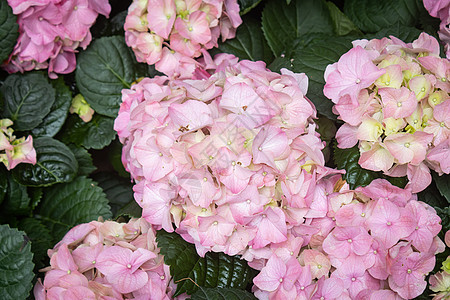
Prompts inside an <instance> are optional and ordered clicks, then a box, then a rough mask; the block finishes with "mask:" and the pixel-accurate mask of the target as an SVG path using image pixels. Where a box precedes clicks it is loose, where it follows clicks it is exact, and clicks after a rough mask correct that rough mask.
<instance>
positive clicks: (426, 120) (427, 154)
mask: <svg viewBox="0 0 450 300" xmlns="http://www.w3.org/2000/svg"><path fill="white" fill-rule="evenodd" d="M353 44H354V47H353V48H352V49H351V50H350V51H348V52H347V53H345V54H344V55H342V57H341V58H340V59H339V61H338V62H336V63H334V64H332V65H329V66H328V67H327V69H326V71H325V80H326V84H325V87H324V94H325V96H327V97H328V98H330V99H331V100H332V101H333V102H334V103H335V106H334V107H333V110H334V112H335V113H336V114H339V118H340V119H342V120H343V121H344V122H345V123H344V125H342V126H341V127H340V128H339V130H338V132H337V134H336V139H337V141H338V143H339V144H338V146H339V147H340V148H350V147H353V146H354V145H356V144H358V142H359V149H360V153H361V156H360V159H359V164H360V165H361V166H362V167H363V168H366V169H369V170H374V171H383V172H384V173H385V174H387V175H390V176H395V177H400V176H405V175H407V176H408V179H409V183H408V186H411V188H412V191H413V192H414V193H416V192H419V191H421V190H423V189H425V188H426V187H427V186H428V185H429V184H430V183H431V175H430V170H429V169H430V168H431V169H433V170H435V171H436V172H438V173H439V174H440V175H442V174H443V173H446V174H448V173H450V161H449V160H448V157H449V156H450V147H449V146H450V138H449V135H450V101H449V99H450V97H449V92H450V83H449V80H450V62H449V60H447V59H445V58H440V57H439V43H438V41H437V40H436V39H435V38H433V37H431V36H429V35H427V34H426V33H422V34H421V35H420V37H419V38H418V39H417V40H415V41H414V42H412V43H410V44H406V43H404V42H402V41H401V40H399V39H397V38H395V37H393V36H391V37H390V38H383V39H381V40H378V39H374V40H370V41H367V40H358V41H354V42H353Z"/></svg>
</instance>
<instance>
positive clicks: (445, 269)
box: [429, 231, 450, 300]
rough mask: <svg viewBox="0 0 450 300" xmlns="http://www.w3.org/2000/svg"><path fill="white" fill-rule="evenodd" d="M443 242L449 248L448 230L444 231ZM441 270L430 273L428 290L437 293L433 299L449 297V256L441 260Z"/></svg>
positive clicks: (440, 299)
mask: <svg viewBox="0 0 450 300" xmlns="http://www.w3.org/2000/svg"><path fill="white" fill-rule="evenodd" d="M445 244H446V245H447V247H449V248H450V231H447V232H446V233H445ZM441 269H442V271H440V272H438V273H436V274H434V275H431V276H430V279H429V282H430V290H432V291H433V292H435V293H437V294H435V295H434V297H433V300H445V299H449V298H450V256H449V257H447V259H446V260H445V261H444V262H442V267H441Z"/></svg>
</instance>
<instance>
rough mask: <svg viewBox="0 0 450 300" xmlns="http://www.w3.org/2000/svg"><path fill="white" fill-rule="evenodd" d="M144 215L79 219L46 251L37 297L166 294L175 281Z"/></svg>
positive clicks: (40, 299)
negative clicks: (123, 220)
mask: <svg viewBox="0 0 450 300" xmlns="http://www.w3.org/2000/svg"><path fill="white" fill-rule="evenodd" d="M155 233H156V232H155V230H154V229H153V228H152V226H151V225H150V224H148V223H147V222H146V221H145V220H144V219H131V220H130V221H129V222H128V223H117V222H113V221H106V222H97V221H92V222H90V223H84V224H80V225H77V226H75V227H74V228H72V229H71V230H70V231H69V232H68V233H67V234H66V235H65V236H64V238H63V239H62V240H61V241H60V242H59V243H58V244H57V245H56V246H55V247H54V248H53V249H52V250H48V254H49V257H50V266H49V267H47V268H46V269H44V271H45V272H46V274H45V278H44V282H43V283H42V282H41V281H40V280H38V282H37V283H36V285H35V287H34V296H35V298H36V300H45V299H49V300H52V299H64V300H80V299H86V300H95V299H111V300H112V299H120V300H122V299H171V296H172V294H173V291H174V287H175V285H174V284H173V283H172V282H171V277H170V272H169V266H167V265H165V264H164V260H163V256H162V255H160V254H159V249H158V248H157V245H156V243H155Z"/></svg>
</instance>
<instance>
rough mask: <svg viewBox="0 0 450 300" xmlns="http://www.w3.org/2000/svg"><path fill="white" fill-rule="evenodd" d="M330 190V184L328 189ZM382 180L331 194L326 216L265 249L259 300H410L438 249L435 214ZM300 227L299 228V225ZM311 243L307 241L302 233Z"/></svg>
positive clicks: (422, 286)
mask: <svg viewBox="0 0 450 300" xmlns="http://www.w3.org/2000/svg"><path fill="white" fill-rule="evenodd" d="M330 184H331V183H330ZM416 199H417V197H416V195H414V194H411V192H410V191H409V190H408V189H400V188H398V187H395V186H393V185H391V184H390V183H389V182H388V181H386V180H384V179H377V180H375V181H373V182H372V183H371V184H370V185H368V186H366V187H362V188H361V187H359V188H357V189H356V190H354V191H352V190H348V189H347V188H345V186H344V187H341V188H340V187H339V186H337V187H336V186H335V188H334V192H333V191H330V192H329V193H328V196H327V202H328V207H327V214H326V216H324V217H320V218H314V219H313V221H312V223H311V225H309V226H308V228H304V229H303V234H301V235H297V236H295V235H291V236H289V238H288V240H287V241H285V242H284V243H282V244H274V245H272V247H271V248H272V250H273V251H272V252H273V254H272V255H271V256H270V258H269V259H268V261H267V262H266V263H265V265H264V267H263V268H262V270H261V272H260V273H259V274H258V276H256V277H255V278H254V283H255V287H254V291H255V295H256V296H257V297H258V298H259V299H341V300H345V299H360V300H363V299H364V300H367V299H370V300H378V299H393V300H394V299H412V298H415V297H417V296H419V295H420V294H422V292H423V291H424V290H425V288H426V285H427V283H426V281H425V276H426V275H427V274H428V273H429V272H430V271H432V270H433V268H434V265H435V254H436V253H439V252H442V251H444V248H445V246H444V245H443V243H442V241H441V240H440V239H439V238H438V237H437V234H438V233H439V231H440V230H441V225H440V221H441V220H440V218H439V217H438V216H437V215H436V212H435V210H434V209H433V208H432V207H431V206H429V205H428V204H426V203H424V202H420V201H417V200H416ZM304 226H305V227H306V224H305V225H304ZM308 231H309V234H310V235H312V237H309V236H308V234H307V232H308Z"/></svg>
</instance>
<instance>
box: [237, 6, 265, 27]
mask: <svg viewBox="0 0 450 300" xmlns="http://www.w3.org/2000/svg"><path fill="white" fill-rule="evenodd" d="M260 2H261V0H238V4H239V14H240V15H241V16H243V15H245V14H246V13H248V12H249V11H251V10H252V9H253V8H255V7H256V6H257V5H258V4H259V3H260ZM244 24H245V22H243V24H241V25H240V26H242V25H244Z"/></svg>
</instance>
